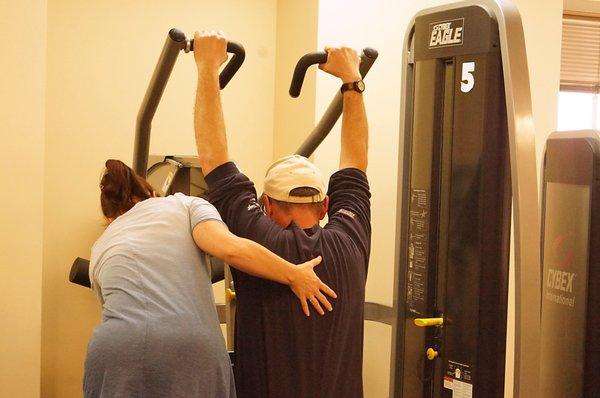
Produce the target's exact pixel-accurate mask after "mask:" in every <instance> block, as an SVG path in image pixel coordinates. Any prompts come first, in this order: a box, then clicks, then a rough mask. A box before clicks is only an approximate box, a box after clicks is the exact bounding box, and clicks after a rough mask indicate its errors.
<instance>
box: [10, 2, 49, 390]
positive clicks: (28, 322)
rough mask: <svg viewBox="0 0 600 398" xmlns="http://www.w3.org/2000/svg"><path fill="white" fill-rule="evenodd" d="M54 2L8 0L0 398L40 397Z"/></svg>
mask: <svg viewBox="0 0 600 398" xmlns="http://www.w3.org/2000/svg"><path fill="white" fill-rule="evenodd" d="M45 32H46V1H45V0H35V1H29V2H18V1H2V2H0V37H2V41H1V42H0V54H1V55H0V87H2V89H1V90H0V91H1V93H0V137H2V145H1V146H2V156H0V181H2V189H0V192H2V195H1V196H2V198H1V199H0V203H1V205H0V220H1V221H0V225H1V227H0V396H1V397H23V398H29V397H38V396H39V389H40V383H39V376H40V328H41V303H42V300H41V285H42V225H43V215H42V203H43V189H42V186H43V166H44V164H43V163H44V100H45V99H44V89H45V79H46V77H45V63H46V60H45V57H46V37H45V36H46V35H45Z"/></svg>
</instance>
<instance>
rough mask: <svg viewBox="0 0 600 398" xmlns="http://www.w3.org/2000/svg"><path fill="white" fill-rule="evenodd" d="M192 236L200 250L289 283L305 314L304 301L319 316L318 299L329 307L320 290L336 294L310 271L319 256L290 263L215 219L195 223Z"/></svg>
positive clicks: (306, 308)
mask: <svg viewBox="0 0 600 398" xmlns="http://www.w3.org/2000/svg"><path fill="white" fill-rule="evenodd" d="M193 237H194V241H195V242H196V245H198V247H199V248H200V249H202V250H203V251H205V252H206V253H208V254H210V255H212V256H215V257H218V258H220V259H222V260H223V261H225V262H226V263H228V264H229V265H231V266H233V267H235V268H237V269H239V270H240V271H243V272H245V273H247V274H250V275H253V276H258V277H260V278H264V279H270V280H272V281H275V282H279V283H282V284H284V285H288V286H290V288H291V289H292V291H293V292H294V294H295V295H296V296H297V297H298V299H300V302H301V304H302V310H303V311H304V314H306V316H309V315H310V312H309V309H308V304H307V300H308V301H310V303H311V304H312V305H313V307H315V309H316V310H317V312H318V313H319V314H321V315H323V314H324V313H325V312H324V311H323V308H321V305H320V304H319V302H320V303H321V304H323V305H324V306H325V308H326V309H327V310H329V311H331V310H332V306H331V304H330V303H329V301H328V300H327V298H326V297H325V296H324V295H323V293H321V291H322V292H324V293H326V294H327V295H329V296H330V297H333V298H336V297H337V296H336V294H335V292H334V291H333V290H331V288H329V286H327V285H326V284H325V283H323V282H321V280H320V279H319V277H317V275H316V274H315V272H314V270H313V268H314V267H315V266H316V265H318V264H319V263H320V262H321V257H320V256H319V257H317V258H315V259H313V260H310V261H307V262H305V263H303V264H299V265H294V264H292V263H290V262H288V261H286V260H284V259H283V258H281V257H279V256H278V255H276V254H274V253H272V252H270V251H269V250H267V249H266V248H264V247H263V246H261V245H259V244H258V243H255V242H253V241H251V240H248V239H243V238H239V237H237V236H235V235H234V234H232V233H231V232H229V230H228V229H227V227H225V225H224V224H223V223H221V222H220V221H215V220H208V221H204V222H201V223H200V224H198V225H196V226H195V227H194V230H193Z"/></svg>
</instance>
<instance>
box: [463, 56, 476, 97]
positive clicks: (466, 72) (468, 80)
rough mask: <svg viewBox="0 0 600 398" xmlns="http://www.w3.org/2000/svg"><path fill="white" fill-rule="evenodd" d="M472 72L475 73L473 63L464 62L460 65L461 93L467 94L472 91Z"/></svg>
mask: <svg viewBox="0 0 600 398" xmlns="http://www.w3.org/2000/svg"><path fill="white" fill-rule="evenodd" d="M473 72H475V62H465V63H463V64H462V77H461V82H460V91H462V92H463V93H468V92H469V91H471V90H473V86H474V85H475V78H474V77H473Z"/></svg>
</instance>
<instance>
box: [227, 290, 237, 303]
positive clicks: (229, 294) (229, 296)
mask: <svg viewBox="0 0 600 398" xmlns="http://www.w3.org/2000/svg"><path fill="white" fill-rule="evenodd" d="M233 300H235V291H233V290H231V289H230V288H227V289H225V301H227V302H228V303H231V302H232V301H233Z"/></svg>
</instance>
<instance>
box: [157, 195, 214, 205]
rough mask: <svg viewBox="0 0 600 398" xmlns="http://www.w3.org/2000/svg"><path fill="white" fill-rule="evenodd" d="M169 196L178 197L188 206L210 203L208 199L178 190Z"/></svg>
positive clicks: (177, 198)
mask: <svg viewBox="0 0 600 398" xmlns="http://www.w3.org/2000/svg"><path fill="white" fill-rule="evenodd" d="M167 198H173V199H176V200H178V201H180V202H181V203H183V204H185V205H187V206H191V205H192V204H209V203H208V201H207V200H206V199H203V198H199V197H197V196H188V195H184V194H182V193H181V192H177V193H176V194H174V195H170V196H167Z"/></svg>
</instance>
